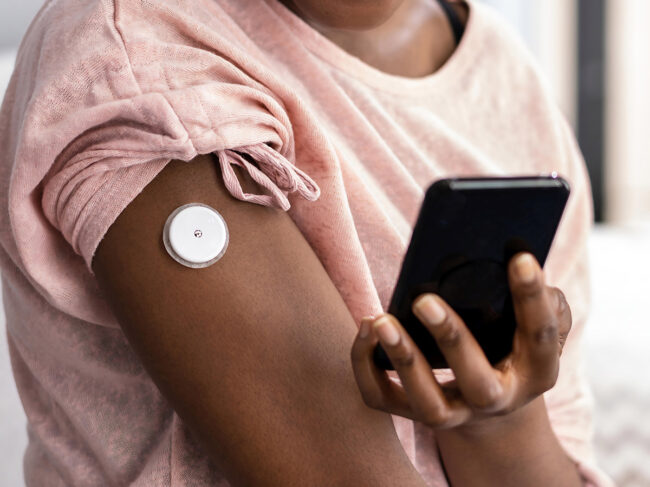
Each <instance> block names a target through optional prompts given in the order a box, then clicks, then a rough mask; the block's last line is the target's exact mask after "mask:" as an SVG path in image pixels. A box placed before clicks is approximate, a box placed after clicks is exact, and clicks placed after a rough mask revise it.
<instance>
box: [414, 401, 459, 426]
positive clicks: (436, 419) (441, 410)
mask: <svg viewBox="0 0 650 487" xmlns="http://www.w3.org/2000/svg"><path fill="white" fill-rule="evenodd" d="M419 416H420V417H421V418H422V422H423V423H424V424H426V425H427V426H430V427H434V428H435V427H440V426H444V425H445V424H447V423H448V422H449V420H450V417H451V415H450V412H449V409H447V408H446V407H444V406H442V405H438V406H432V407H429V408H428V409H427V410H426V411H423V412H422V413H420V415H419Z"/></svg>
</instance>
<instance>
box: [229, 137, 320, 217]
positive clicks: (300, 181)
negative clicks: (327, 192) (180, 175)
mask: <svg viewBox="0 0 650 487" xmlns="http://www.w3.org/2000/svg"><path fill="white" fill-rule="evenodd" d="M216 155H217V157H218V159H219V164H220V166H221V170H222V174H223V180H224V184H225V185H226V188H227V189H228V191H229V192H230V194H232V195H233V196H234V197H235V198H237V199H239V200H242V201H248V202H251V203H257V204H260V205H264V206H273V207H275V208H280V209H282V210H285V211H286V210H288V209H289V208H290V207H291V203H289V199H288V198H287V195H288V194H289V193H294V192H297V193H298V194H299V195H300V196H302V197H303V198H305V199H306V200H308V201H316V200H317V199H318V198H319V197H320V188H319V187H318V185H317V184H316V183H315V182H314V181H313V180H312V179H311V178H310V177H309V176H308V175H307V174H306V173H305V172H303V171H301V170H300V169H299V168H298V167H296V166H295V165H293V164H292V163H291V162H289V161H288V160H287V159H286V158H285V157H284V156H282V154H280V153H278V152H276V151H274V150H273V149H271V148H270V147H269V146H268V145H267V144H256V145H250V146H246V147H238V148H237V149H232V150H230V149H229V150H225V151H220V152H217V153H216ZM245 155H248V156H250V158H251V159H252V160H253V161H254V162H255V163H256V164H253V163H251V162H250V161H248V160H246V157H244V156H245ZM232 165H237V166H240V167H242V168H244V169H246V170H247V171H248V173H249V174H250V176H251V177H252V178H253V180H255V182H257V183H258V184H259V185H260V186H262V187H264V188H266V189H267V190H269V191H270V193H271V194H270V195H259V194H252V193H245V192H244V190H243V189H242V187H241V184H240V182H239V179H237V176H236V175H235V172H234V171H233V169H232Z"/></svg>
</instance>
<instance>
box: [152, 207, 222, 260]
mask: <svg viewBox="0 0 650 487" xmlns="http://www.w3.org/2000/svg"><path fill="white" fill-rule="evenodd" d="M228 237H229V235H228V226H227V225H226V222H225V220H224V219H223V217H222V216H221V214H220V213H219V212H218V211H217V210H215V209H214V208H211V207H210V206H208V205H204V204H203V203H189V204H187V205H183V206H181V207H179V208H177V209H176V210H174V211H173V212H172V214H171V215H169V217H168V218H167V222H166V223H165V228H164V230H163V243H164V244H165V249H167V252H168V253H169V255H171V256H172V257H173V258H174V260H176V261H177V262H178V263H180V264H183V265H184V266H186V267H193V268H200V267H208V266H209V265H212V264H214V263H215V262H216V261H218V260H219V259H220V258H221V257H222V256H223V254H224V253H225V252H226V248H227V247H228Z"/></svg>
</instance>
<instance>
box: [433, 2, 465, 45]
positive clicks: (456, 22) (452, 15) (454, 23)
mask: <svg viewBox="0 0 650 487" xmlns="http://www.w3.org/2000/svg"><path fill="white" fill-rule="evenodd" d="M438 3H439V4H440V6H441V7H442V9H443V10H444V11H445V14H446V15H447V18H448V19H449V24H450V25H451V30H453V31H454V38H455V39H456V45H458V43H459V42H460V39H461V38H462V37H463V33H464V32H465V25H464V24H463V21H462V20H460V17H459V16H458V14H457V13H456V10H454V7H452V6H451V5H449V3H448V2H447V1H446V0H438Z"/></svg>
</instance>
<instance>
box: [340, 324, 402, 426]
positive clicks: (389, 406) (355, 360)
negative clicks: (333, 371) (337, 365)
mask: <svg viewBox="0 0 650 487" xmlns="http://www.w3.org/2000/svg"><path fill="white" fill-rule="evenodd" d="M372 321H373V319H372V318H363V319H362V320H361V326H360V327H359V333H358V334H357V336H356V338H355V340H354V343H353V344H352V350H351V352H350V356H351V359H352V370H353V372H354V377H355V380H356V382H357V386H358V387H359V391H360V392H361V397H362V399H363V402H364V403H365V404H366V405H367V406H368V407H371V408H373V409H379V410H381V411H385V412H387V413H392V414H398V415H400V416H405V417H410V416H411V415H412V412H411V410H410V406H409V402H408V399H407V397H406V392H405V391H404V389H403V388H402V387H401V386H400V385H398V384H396V383H395V382H393V381H392V380H390V378H389V377H388V375H387V373H386V372H385V371H382V370H380V369H379V368H378V367H377V366H376V365H375V363H374V360H373V351H374V349H375V347H376V345H377V343H378V339H377V336H376V334H375V333H374V332H373V330H372Z"/></svg>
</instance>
